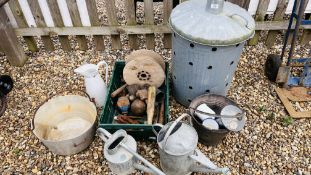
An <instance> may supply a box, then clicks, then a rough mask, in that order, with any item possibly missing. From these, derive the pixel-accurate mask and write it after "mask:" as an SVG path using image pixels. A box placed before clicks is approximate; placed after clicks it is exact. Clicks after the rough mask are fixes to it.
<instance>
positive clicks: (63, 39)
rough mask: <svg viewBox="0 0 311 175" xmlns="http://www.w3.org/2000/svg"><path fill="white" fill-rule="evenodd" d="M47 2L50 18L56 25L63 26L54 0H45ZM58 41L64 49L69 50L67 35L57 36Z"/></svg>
mask: <svg viewBox="0 0 311 175" xmlns="http://www.w3.org/2000/svg"><path fill="white" fill-rule="evenodd" d="M47 3H48V5H49V9H50V11H51V15H52V19H53V22H54V24H55V26H56V27H64V26H65V25H64V22H63V19H62V16H61V13H60V10H59V7H58V4H57V1H56V0H47ZM58 39H59V42H60V44H61V46H62V48H63V50H65V51H70V50H71V46H70V42H69V39H68V36H62V35H59V36H58Z"/></svg>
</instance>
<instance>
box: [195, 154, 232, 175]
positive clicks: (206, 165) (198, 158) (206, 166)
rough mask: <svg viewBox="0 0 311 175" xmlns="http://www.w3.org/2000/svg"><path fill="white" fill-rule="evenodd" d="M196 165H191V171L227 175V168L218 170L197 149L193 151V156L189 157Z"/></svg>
mask: <svg viewBox="0 0 311 175" xmlns="http://www.w3.org/2000/svg"><path fill="white" fill-rule="evenodd" d="M190 158H191V159H193V160H194V161H195V162H197V163H199V165H198V164H196V163H195V164H193V166H192V167H191V171H193V172H204V173H207V172H209V173H222V174H228V173H229V169H228V168H218V167H217V166H216V165H215V164H214V163H213V162H212V161H210V160H209V159H208V158H207V157H206V156H205V155H204V154H203V153H202V152H201V151H200V150H199V149H195V154H194V155H191V156H190Z"/></svg>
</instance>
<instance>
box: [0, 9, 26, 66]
mask: <svg viewBox="0 0 311 175" xmlns="http://www.w3.org/2000/svg"><path fill="white" fill-rule="evenodd" d="M0 38H1V42H0V47H1V50H2V51H3V52H4V53H5V55H6V56H7V59H8V60H9V62H10V64H11V65H12V66H23V65H24V64H25V62H26V60H27V57H26V55H25V53H24V50H23V48H22V47H21V45H20V43H19V42H18V40H17V36H16V34H15V32H14V30H13V28H12V26H11V24H10V22H9V19H8V17H7V15H6V13H5V10H4V8H3V7H0Z"/></svg>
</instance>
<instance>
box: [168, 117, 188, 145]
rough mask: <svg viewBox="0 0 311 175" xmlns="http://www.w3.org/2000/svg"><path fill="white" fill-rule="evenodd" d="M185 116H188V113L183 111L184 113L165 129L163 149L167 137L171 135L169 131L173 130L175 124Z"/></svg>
mask: <svg viewBox="0 0 311 175" xmlns="http://www.w3.org/2000/svg"><path fill="white" fill-rule="evenodd" d="M185 117H188V118H189V117H190V115H189V114H186V113H184V114H182V115H181V116H179V117H178V118H177V119H176V120H175V121H174V122H173V124H172V125H171V126H170V127H169V128H168V130H167V132H166V134H165V136H164V139H163V140H164V145H163V149H164V150H165V147H166V142H167V139H168V137H169V136H170V135H171V132H172V131H173V129H174V128H175V126H176V125H177V124H178V123H179V122H180V121H181V120H182V119H183V118H185Z"/></svg>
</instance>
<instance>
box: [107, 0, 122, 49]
mask: <svg viewBox="0 0 311 175" xmlns="http://www.w3.org/2000/svg"><path fill="white" fill-rule="evenodd" d="M105 3H106V12H107V16H108V23H109V25H111V26H117V25H119V24H118V21H117V11H116V5H115V4H116V3H115V0H106V2H105ZM111 45H112V49H121V48H122V44H121V40H120V35H119V34H117V35H111Z"/></svg>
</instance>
